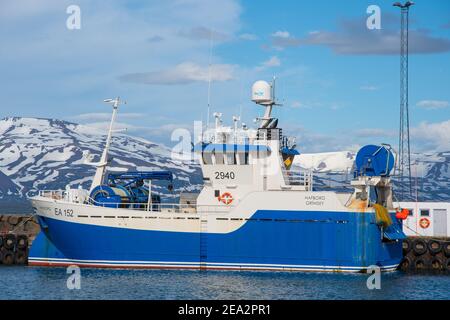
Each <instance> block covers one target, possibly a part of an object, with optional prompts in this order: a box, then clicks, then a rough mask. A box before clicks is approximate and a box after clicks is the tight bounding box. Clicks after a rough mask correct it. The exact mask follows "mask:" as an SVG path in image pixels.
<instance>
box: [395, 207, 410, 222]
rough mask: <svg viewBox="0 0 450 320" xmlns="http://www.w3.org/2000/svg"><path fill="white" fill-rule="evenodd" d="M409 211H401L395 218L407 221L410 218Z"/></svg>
mask: <svg viewBox="0 0 450 320" xmlns="http://www.w3.org/2000/svg"><path fill="white" fill-rule="evenodd" d="M408 215H409V210H408V209H401V210H399V211H397V212H396V213H395V217H396V218H397V219H401V220H405V219H406V218H408Z"/></svg>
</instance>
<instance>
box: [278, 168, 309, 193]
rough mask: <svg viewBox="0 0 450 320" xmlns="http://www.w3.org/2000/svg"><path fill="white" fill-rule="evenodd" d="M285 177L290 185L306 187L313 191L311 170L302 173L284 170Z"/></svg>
mask: <svg viewBox="0 0 450 320" xmlns="http://www.w3.org/2000/svg"><path fill="white" fill-rule="evenodd" d="M283 176H284V179H285V181H286V182H287V184H288V185H291V186H304V187H305V189H306V190H308V191H311V190H312V186H313V173H312V171H311V170H303V171H301V172H297V171H291V170H286V169H283Z"/></svg>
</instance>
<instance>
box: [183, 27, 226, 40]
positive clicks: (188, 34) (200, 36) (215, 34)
mask: <svg viewBox="0 0 450 320" xmlns="http://www.w3.org/2000/svg"><path fill="white" fill-rule="evenodd" d="M178 35H179V36H181V37H185V38H188V39H192V40H208V41H209V40H211V39H212V40H213V41H214V42H222V41H225V40H228V39H230V36H229V35H228V34H226V33H223V32H219V31H216V30H213V29H209V28H206V27H194V28H191V29H188V30H181V31H179V32H178Z"/></svg>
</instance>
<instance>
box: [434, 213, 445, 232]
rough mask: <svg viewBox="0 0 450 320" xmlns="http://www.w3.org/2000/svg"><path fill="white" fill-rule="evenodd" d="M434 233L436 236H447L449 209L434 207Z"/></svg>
mask: <svg viewBox="0 0 450 320" xmlns="http://www.w3.org/2000/svg"><path fill="white" fill-rule="evenodd" d="M433 231H434V232H433V235H434V236H435V237H446V236H447V210H446V209H434V210H433Z"/></svg>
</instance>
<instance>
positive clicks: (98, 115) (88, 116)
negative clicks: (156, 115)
mask: <svg viewBox="0 0 450 320" xmlns="http://www.w3.org/2000/svg"><path fill="white" fill-rule="evenodd" d="M143 116H145V115H144V114H142V113H120V112H119V113H118V114H117V118H118V119H119V120H120V119H137V118H140V117H143ZM70 119H74V120H78V121H105V120H110V119H111V113H107V112H93V113H82V114H78V115H75V116H73V117H70Z"/></svg>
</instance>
